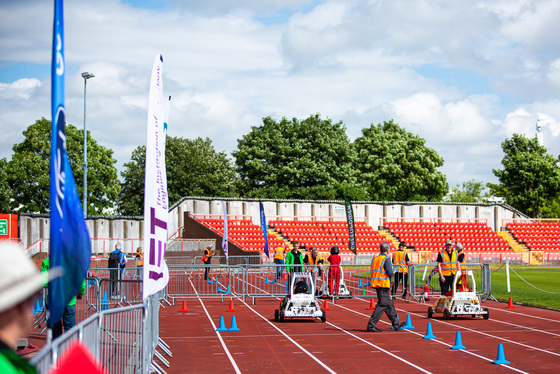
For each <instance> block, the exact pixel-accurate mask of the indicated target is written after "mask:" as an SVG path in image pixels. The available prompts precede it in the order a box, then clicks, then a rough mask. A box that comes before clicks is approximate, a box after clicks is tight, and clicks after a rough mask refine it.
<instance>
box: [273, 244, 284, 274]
mask: <svg viewBox="0 0 560 374" xmlns="http://www.w3.org/2000/svg"><path fill="white" fill-rule="evenodd" d="M285 256H286V244H284V243H282V246H281V247H277V248H276V249H275V250H274V263H275V264H276V265H284V260H285ZM283 272H284V267H283V266H277V267H276V280H280V278H282V273H283Z"/></svg>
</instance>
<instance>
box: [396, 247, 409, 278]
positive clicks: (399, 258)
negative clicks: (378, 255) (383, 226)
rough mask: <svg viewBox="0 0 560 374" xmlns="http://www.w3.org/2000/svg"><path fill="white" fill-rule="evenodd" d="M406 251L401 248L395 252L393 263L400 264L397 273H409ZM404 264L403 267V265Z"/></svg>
mask: <svg viewBox="0 0 560 374" xmlns="http://www.w3.org/2000/svg"><path fill="white" fill-rule="evenodd" d="M405 259H406V252H405V251H401V250H400V249H399V250H398V251H396V252H395V254H393V265H400V266H397V267H396V269H397V270H396V272H397V273H408V266H406V261H405ZM401 266H402V267H401Z"/></svg>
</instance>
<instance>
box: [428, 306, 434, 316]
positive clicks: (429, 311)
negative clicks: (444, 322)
mask: <svg viewBox="0 0 560 374" xmlns="http://www.w3.org/2000/svg"><path fill="white" fill-rule="evenodd" d="M433 315H434V308H432V307H431V306H430V307H428V318H432V316H433Z"/></svg>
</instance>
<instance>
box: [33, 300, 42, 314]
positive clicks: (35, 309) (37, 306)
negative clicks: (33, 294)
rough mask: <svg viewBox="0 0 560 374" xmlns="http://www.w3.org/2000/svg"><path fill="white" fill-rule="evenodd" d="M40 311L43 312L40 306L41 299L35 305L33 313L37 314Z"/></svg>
mask: <svg viewBox="0 0 560 374" xmlns="http://www.w3.org/2000/svg"><path fill="white" fill-rule="evenodd" d="M39 313H41V307H40V306H39V300H37V302H36V303H35V306H34V307H33V314H34V315H35V314H39Z"/></svg>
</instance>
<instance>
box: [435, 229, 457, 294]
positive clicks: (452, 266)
mask: <svg viewBox="0 0 560 374" xmlns="http://www.w3.org/2000/svg"><path fill="white" fill-rule="evenodd" d="M437 264H438V272H439V287H440V289H441V295H442V296H445V294H446V293H447V291H449V288H450V287H451V285H452V282H453V279H454V278H455V273H456V272H457V251H456V250H454V249H453V241H451V239H447V241H446V242H445V249H444V250H442V251H441V252H439V254H438V258H437Z"/></svg>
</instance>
